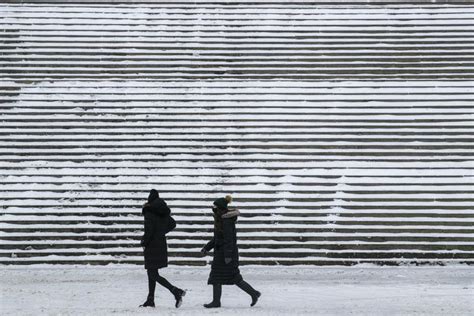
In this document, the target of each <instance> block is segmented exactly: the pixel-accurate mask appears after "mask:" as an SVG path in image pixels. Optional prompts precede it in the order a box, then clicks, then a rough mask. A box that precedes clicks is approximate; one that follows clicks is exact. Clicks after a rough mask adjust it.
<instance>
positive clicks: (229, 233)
mask: <svg viewBox="0 0 474 316" xmlns="http://www.w3.org/2000/svg"><path fill="white" fill-rule="evenodd" d="M236 221H237V216H234V217H231V218H223V219H222V231H216V230H214V237H213V238H212V239H211V241H209V242H208V243H207V245H206V246H204V249H206V251H210V250H211V249H213V248H214V259H213V260H212V265H211V273H210V275H209V279H208V281H207V283H208V284H236V283H239V282H240V281H242V275H241V274H240V270H239V249H238V248H237V231H236V229H235V222H236ZM225 258H231V259H232V261H231V262H230V263H229V264H226V263H225Z"/></svg>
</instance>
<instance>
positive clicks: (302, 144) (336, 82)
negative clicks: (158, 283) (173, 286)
mask: <svg viewBox="0 0 474 316" xmlns="http://www.w3.org/2000/svg"><path fill="white" fill-rule="evenodd" d="M39 2H41V1H39ZM145 2H146V1H143V3H142V4H131V3H130V4H116V5H106V4H101V3H98V2H97V1H96V3H95V4H86V1H84V2H83V3H82V4H1V5H0V41H1V42H2V45H1V46H0V74H1V76H0V121H1V125H0V205H1V207H2V208H1V218H0V264H33V263H75V264H77V263H88V264H107V263H137V264H141V263H142V251H141V248H140V247H139V243H138V241H139V239H140V237H141V234H142V230H143V222H142V217H141V214H140V212H141V205H142V204H143V202H144V201H145V199H146V197H147V194H148V191H149V189H150V188H156V189H157V190H159V191H160V192H161V195H162V197H164V198H165V199H166V200H167V202H168V204H169V205H170V206H171V209H172V211H173V214H174V216H175V218H176V220H177V222H178V226H177V229H176V230H175V231H173V232H172V233H170V235H169V240H168V242H169V246H170V249H169V253H170V261H171V263H174V264H184V265H203V264H205V263H206V261H207V260H209V259H208V258H202V257H201V256H200V255H199V250H200V249H201V247H202V246H203V245H204V244H205V242H206V241H207V240H208V239H209V238H210V236H211V229H212V216H211V213H210V205H211V204H212V201H213V200H214V199H216V198H218V197H222V196H223V195H225V194H228V193H231V194H233V196H234V199H235V206H236V207H239V208H240V209H241V211H242V216H241V218H240V220H239V223H238V230H239V232H238V235H239V245H240V250H241V251H240V256H241V262H242V264H266V265H272V264H284V265H293V264H316V265H334V264H338V265H341V264H342V265H352V264H356V263H376V264H390V265H397V264H405V263H414V264H448V263H467V264H472V263H473V262H474V225H473V224H474V207H473V205H474V203H473V202H474V195H473V193H474V187H473V184H474V171H473V169H474V164H473V158H474V152H473V148H474V143H473V134H474V130H473V118H474V116H473V112H474V111H473V104H474V89H473V78H474V54H473V53H474V36H473V35H474V5H472V4H470V3H469V2H466V3H465V4H458V5H452V4H416V5H410V4H397V5H362V4H355V3H347V4H332V5H331V4H325V5H323V4H316V3H315V2H317V1H315V2H314V3H310V2H307V1H299V2H293V3H292V2H288V1H280V0H273V1H253V2H250V1H239V2H229V1H226V2H223V1H213V2H208V1H197V2H186V1H181V2H180V1H166V2H163V3H161V4H159V3H158V2H155V3H150V4H145ZM354 2H357V1H354Z"/></svg>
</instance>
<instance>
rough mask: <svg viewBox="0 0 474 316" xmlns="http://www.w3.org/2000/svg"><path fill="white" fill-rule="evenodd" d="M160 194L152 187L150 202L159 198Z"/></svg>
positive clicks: (149, 196) (149, 195)
mask: <svg viewBox="0 0 474 316" xmlns="http://www.w3.org/2000/svg"><path fill="white" fill-rule="evenodd" d="M159 197H160V194H159V193H158V191H156V190H155V189H151V191H150V194H148V203H151V202H153V201H154V200H156V199H158V198H159Z"/></svg>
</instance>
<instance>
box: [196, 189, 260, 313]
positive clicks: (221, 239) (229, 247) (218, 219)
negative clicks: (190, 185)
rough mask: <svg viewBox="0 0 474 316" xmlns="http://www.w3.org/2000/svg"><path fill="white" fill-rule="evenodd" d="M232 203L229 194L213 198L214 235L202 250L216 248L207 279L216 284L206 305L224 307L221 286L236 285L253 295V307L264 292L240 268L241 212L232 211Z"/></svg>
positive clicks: (204, 251)
mask: <svg viewBox="0 0 474 316" xmlns="http://www.w3.org/2000/svg"><path fill="white" fill-rule="evenodd" d="M230 202H232V197H231V196H230V195H228V196H226V197H225V198H220V199H217V200H216V201H214V207H213V208H212V211H213V213H214V237H213V238H212V239H211V240H210V241H209V242H208V243H207V244H206V245H205V246H204V247H203V248H202V250H201V253H203V254H204V255H205V254H207V253H208V252H209V251H211V249H214V258H213V260H212V264H211V273H210V275H209V279H208V281H207V283H208V284H212V287H213V300H212V302H211V303H209V304H204V307H206V308H217V307H221V295H222V285H224V284H226V285H230V284H235V285H237V286H238V287H239V288H240V289H242V290H244V291H245V292H246V293H247V294H249V295H250V297H251V298H252V303H251V304H250V306H254V305H255V304H256V303H257V301H258V298H259V297H260V296H261V293H260V292H258V291H257V290H255V289H254V288H252V287H251V286H250V284H248V283H247V282H245V281H244V280H243V278H242V275H241V274H240V270H239V249H238V247H237V231H236V228H235V223H236V222H237V217H238V215H239V214H240V212H239V211H238V210H236V209H233V210H229V208H228V207H227V206H228V204H229V203H230Z"/></svg>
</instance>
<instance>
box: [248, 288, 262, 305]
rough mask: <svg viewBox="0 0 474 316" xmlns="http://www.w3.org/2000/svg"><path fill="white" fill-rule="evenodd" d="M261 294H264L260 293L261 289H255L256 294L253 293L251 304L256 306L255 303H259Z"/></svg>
mask: <svg viewBox="0 0 474 316" xmlns="http://www.w3.org/2000/svg"><path fill="white" fill-rule="evenodd" d="M260 296H262V293H260V292H259V291H255V294H254V295H252V303H250V306H254V305H255V304H257V302H258V299H259V298H260Z"/></svg>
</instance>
